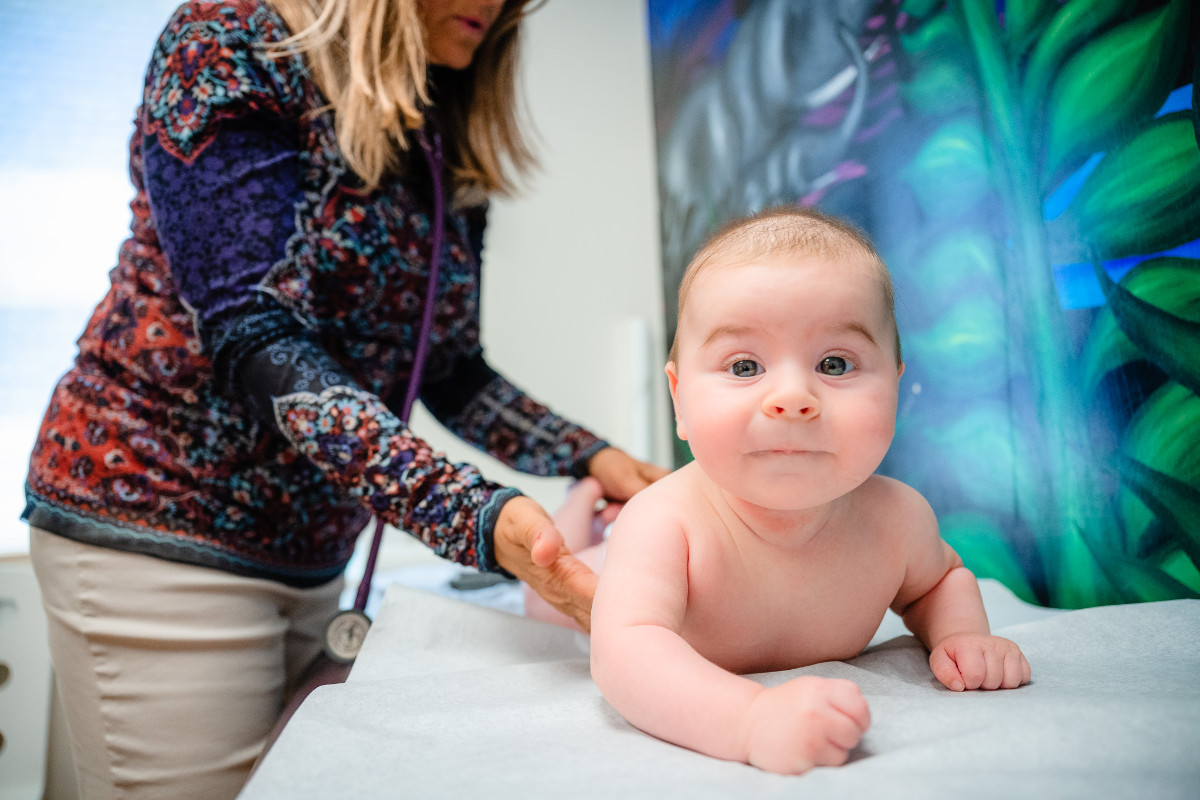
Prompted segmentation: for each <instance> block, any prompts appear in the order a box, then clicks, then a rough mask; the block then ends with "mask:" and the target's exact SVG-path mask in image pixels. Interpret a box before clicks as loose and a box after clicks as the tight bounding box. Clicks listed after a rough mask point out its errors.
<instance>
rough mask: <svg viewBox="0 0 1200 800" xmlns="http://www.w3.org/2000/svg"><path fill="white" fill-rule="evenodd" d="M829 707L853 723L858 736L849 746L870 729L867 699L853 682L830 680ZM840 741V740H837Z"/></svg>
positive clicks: (869, 712)
mask: <svg viewBox="0 0 1200 800" xmlns="http://www.w3.org/2000/svg"><path fill="white" fill-rule="evenodd" d="M829 684H830V689H829V694H828V695H827V697H828V700H829V705H830V707H831V708H833V709H834V710H836V711H839V712H841V714H842V715H843V716H844V718H845V719H847V720H849V721H850V722H851V723H853V725H854V727H855V728H856V729H857V731H858V736H856V737H855V739H854V742H853V743H852V744H851V745H850V747H853V746H854V745H856V744H858V739H859V738H860V737H861V736H862V735H863V734H864V733H865V732H866V730H867V728H869V727H871V709H870V708H869V707H868V706H867V698H865V697H863V693H862V689H860V688H858V684H856V683H855V682H854V681H846V680H830V682H829ZM839 741H840V740H839Z"/></svg>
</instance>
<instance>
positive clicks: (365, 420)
mask: <svg viewBox="0 0 1200 800" xmlns="http://www.w3.org/2000/svg"><path fill="white" fill-rule="evenodd" d="M240 378H241V379H240V381H239V383H240V385H241V386H243V387H244V388H245V390H246V391H247V393H248V394H250V395H251V396H252V397H255V398H257V402H258V403H259V404H260V405H264V404H265V403H266V402H267V401H268V399H269V402H270V407H271V410H272V413H273V414H274V418H275V424H276V425H277V427H278V429H279V431H280V432H282V434H283V435H284V436H285V437H287V439H288V440H289V441H290V442H291V443H292V444H293V446H294V447H295V448H296V450H298V451H299V452H300V453H302V454H303V455H305V456H307V457H308V458H309V459H311V460H312V461H313V462H314V463H315V464H317V465H318V466H320V467H321V470H322V471H323V472H324V473H325V475H326V476H327V477H328V478H329V479H330V480H331V481H333V482H335V483H337V484H339V485H341V486H343V487H345V489H346V490H347V491H349V492H350V493H351V494H352V495H353V496H355V497H358V498H360V499H361V501H362V502H363V503H364V504H366V505H367V506H368V507H369V508H370V509H371V511H372V512H373V513H374V514H375V515H376V516H378V517H379V518H380V519H383V520H384V521H385V522H388V523H390V524H392V525H394V526H396V527H397V528H400V529H401V530H404V531H407V532H409V533H410V534H412V535H413V536H416V537H417V538H419V539H420V540H421V541H422V542H424V543H425V544H426V545H428V546H429V547H431V548H432V549H433V550H434V552H435V553H437V554H438V555H440V556H443V557H445V558H449V559H453V560H455V561H458V562H459V563H462V564H466V565H468V566H476V567H479V568H481V569H485V570H497V569H499V566H498V565H497V563H496V561H495V558H494V554H493V552H492V547H491V537H492V531H493V529H494V528H495V524H496V519H497V517H498V515H499V512H500V509H501V507H502V506H503V505H504V503H505V502H507V501H508V500H509V499H510V498H512V497H515V496H517V495H518V494H520V492H518V491H517V490H516V489H511V488H502V487H500V486H498V485H497V484H495V483H491V482H490V481H487V480H485V479H484V478H483V476H482V475H480V474H479V471H478V470H477V469H476V468H475V467H472V466H470V465H468V464H454V463H451V462H449V461H447V460H446V459H444V458H443V457H441V456H440V455H439V454H438V453H436V452H435V451H434V450H433V449H432V448H431V447H430V446H429V445H428V444H427V443H426V442H424V441H423V440H421V439H420V438H418V437H416V436H414V435H413V433H412V431H410V430H409V429H408V427H407V426H406V425H405V424H404V423H403V422H402V421H401V420H400V418H399V417H397V416H396V415H395V414H394V413H392V411H391V410H390V409H389V408H388V407H387V406H386V405H385V404H384V403H383V402H382V401H381V400H380V399H379V398H378V397H376V396H375V395H373V394H371V393H370V392H366V391H363V390H361V389H359V388H357V387H356V386H354V384H353V383H352V382H351V381H348V380H345V378H344V377H343V376H342V375H340V374H339V370H338V367H337V364H336V363H334V362H332V359H330V358H329V356H328V355H326V354H324V353H322V352H320V351H319V350H317V349H315V348H313V347H311V346H303V345H299V346H298V343H297V342H296V341H295V340H290V339H284V340H280V341H276V342H273V343H271V344H270V345H268V346H266V347H264V348H263V349H262V350H260V351H258V352H256V353H254V354H252V355H251V356H249V357H248V358H246V359H245V360H244V361H243V364H242V366H241V370H240Z"/></svg>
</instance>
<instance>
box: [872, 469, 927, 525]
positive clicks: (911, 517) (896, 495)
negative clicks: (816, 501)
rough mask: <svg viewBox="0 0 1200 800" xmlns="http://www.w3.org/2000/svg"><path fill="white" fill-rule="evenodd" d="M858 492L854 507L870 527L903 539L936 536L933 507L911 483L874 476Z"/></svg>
mask: <svg viewBox="0 0 1200 800" xmlns="http://www.w3.org/2000/svg"><path fill="white" fill-rule="evenodd" d="M855 491H856V492H857V494H858V496H857V497H856V503H855V507H856V508H857V509H858V510H859V511H860V512H861V514H862V515H863V522H865V523H866V524H868V525H869V526H870V527H871V528H873V529H875V530H878V531H879V532H881V533H888V534H890V535H898V536H902V537H910V536H929V535H933V536H936V535H937V532H938V528H937V517H936V516H935V515H934V513H933V508H931V507H930V505H929V501H928V500H926V499H925V498H924V496H922V494H921V493H920V492H918V491H917V490H916V489H914V488H912V487H911V486H909V485H908V484H906V483H902V482H901V481H898V480H896V479H894V478H889V477H887V476H884V475H872V476H871V477H870V478H868V479H867V480H866V482H865V483H863V485H862V486H860V487H859V488H858V489H857V490H855Z"/></svg>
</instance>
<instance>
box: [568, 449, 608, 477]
mask: <svg viewBox="0 0 1200 800" xmlns="http://www.w3.org/2000/svg"><path fill="white" fill-rule="evenodd" d="M611 446H612V445H610V444H609V443H608V442H606V441H604V440H603V439H597V440H596V442H595V443H594V444H592V445H591V446H589V447H587V448H586V449H584V450H583V451H582V452H580V454H579V458H577V459H575V463H574V464H572V465H571V477H572V478H574V479H575V480H583V479H584V478H586V477H587V476H588V475H589V474H591V473H589V472H588V465H589V464H590V463H591V461H592V456H594V455H596V453H599V452H600V451H601V450H603V449H604V448H606V447H611Z"/></svg>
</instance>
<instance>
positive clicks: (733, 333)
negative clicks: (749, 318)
mask: <svg viewBox="0 0 1200 800" xmlns="http://www.w3.org/2000/svg"><path fill="white" fill-rule="evenodd" d="M753 330H754V328H752V327H750V326H749V325H718V326H717V327H715V328H713V329H712V330H711V331H709V334H708V336H706V337H704V341H703V342H701V343H700V346H701V347H708V346H709V345H710V344H712V343H713V342H715V341H717V340H718V339H726V338H736V337H738V336H745V335H746V334H748V333H750V332H752V331H753Z"/></svg>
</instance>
